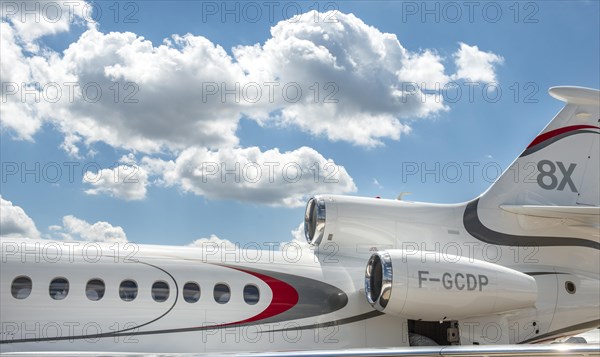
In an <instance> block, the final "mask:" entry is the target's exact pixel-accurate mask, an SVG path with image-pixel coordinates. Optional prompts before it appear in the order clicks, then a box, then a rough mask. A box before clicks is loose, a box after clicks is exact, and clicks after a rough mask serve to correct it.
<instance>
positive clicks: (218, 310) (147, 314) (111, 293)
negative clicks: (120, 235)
mask: <svg viewBox="0 0 600 357" xmlns="http://www.w3.org/2000/svg"><path fill="white" fill-rule="evenodd" d="M549 93H550V94H551V95H552V96H553V97H554V98H556V99H559V100H561V101H563V102H565V103H566V104H565V106H564V108H563V109H562V110H561V111H560V112H559V113H558V114H557V115H556V117H555V118H554V119H553V120H552V121H551V122H550V123H549V124H548V126H546V128H545V129H544V130H543V131H542V132H541V133H540V134H539V135H538V136H537V137H536V138H535V139H534V140H533V141H532V142H531V144H529V145H528V146H527V147H526V148H525V149H524V150H523V152H522V154H521V155H520V156H519V157H518V158H517V159H516V160H515V162H514V163H513V164H512V165H511V166H510V167H509V168H508V169H507V170H506V171H505V172H504V173H503V174H502V175H501V176H500V177H499V179H498V180H497V181H496V182H495V183H494V184H493V185H492V186H491V187H490V188H489V189H488V190H487V191H486V192H484V193H483V194H481V195H480V196H479V197H478V198H476V199H474V200H472V201H469V202H466V203H460V204H429V203H417V202H408V201H405V200H401V199H395V200H393V199H379V198H365V197H350V196H339V195H326V194H325V195H319V196H315V197H313V198H311V199H310V200H309V201H308V204H307V206H306V212H305V216H304V222H305V224H304V228H305V236H306V240H307V242H306V243H305V244H304V245H301V244H297V243H290V244H286V245H283V246H281V247H274V248H269V249H245V250H241V249H230V248H229V247H226V246H224V247H214V246H205V247H198V248H193V247H170V246H150V245H148V246H146V245H139V246H138V245H134V244H131V243H128V244H119V243H115V244H99V243H84V242H63V241H49V240H33V239H22V240H18V239H2V241H1V248H2V250H1V259H2V261H1V265H0V267H1V269H0V299H1V307H0V320H1V321H0V322H1V332H0V351H1V352H4V353H14V352H26V353H52V352H54V353H59V354H60V353H64V354H67V353H79V352H81V351H90V352H94V351H101V352H102V353H106V352H115V353H116V352H122V353H208V354H211V353H212V354H215V353H219V354H220V353H225V352H231V353H250V352H252V353H255V352H256V353H273V352H281V353H283V354H285V353H289V351H301V350H320V351H323V350H329V351H331V354H330V355H335V351H345V352H344V353H343V354H348V355H352V353H350V352H348V351H351V349H362V350H360V351H365V350H364V349H367V351H368V350H369V349H379V348H399V349H403V351H404V349H410V348H415V347H416V348H429V349H431V348H433V349H436V348H442V347H440V346H443V348H450V349H451V348H455V349H461V348H462V349H463V350H462V351H463V352H464V351H466V352H465V353H466V354H468V352H469V351H478V350H479V351H481V350H482V349H484V351H485V348H490V347H493V346H484V345H502V346H505V345H511V346H512V347H511V348H514V350H509V351H517V352H518V351H519V350H527V348H529V347H528V346H531V345H530V344H543V343H548V342H552V341H555V340H557V339H560V338H564V337H567V336H572V335H575V334H578V333H580V332H583V331H588V330H591V329H594V328H597V327H598V326H600V296H599V295H600V280H599V278H600V266H599V264H600V259H599V249H600V192H599V178H600V174H599V170H600V168H599V163H600V159H599V154H600V148H599V138H600V127H599V118H600V113H599V108H600V92H599V91H598V90H592V89H586V88H579V87H554V88H551V89H550V91H549ZM418 346H421V347H418ZM423 346H427V347H423ZM435 346H438V347H435ZM548 346H556V345H548ZM553 348H554V347H553ZM595 348H596V351H597V348H598V347H597V346H596V347H595ZM542 350H543V349H542ZM542 350H540V349H538V351H542ZM286 351H287V352H286ZM387 351H388V352H385V353H383V354H385V355H387V354H389V353H391V352H389V351H396V350H393V349H392V350H387ZM397 351H398V354H401V351H400V350H397ZM487 351H490V350H489V349H488V350H487ZM588 352H590V351H589V350H588ZM456 353H457V354H458V352H456ZM515 353H516V352H515ZM359 354H360V353H359ZM354 355H356V354H354ZM371 355H373V353H371Z"/></svg>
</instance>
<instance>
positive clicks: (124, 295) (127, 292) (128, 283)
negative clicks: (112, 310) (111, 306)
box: [119, 280, 138, 301]
mask: <svg viewBox="0 0 600 357" xmlns="http://www.w3.org/2000/svg"><path fill="white" fill-rule="evenodd" d="M137 293H138V286H137V283H136V282H135V281H133V280H123V281H122V282H121V285H120V286H119V296H120V297H121V300H123V301H133V300H135V298H136V297H137Z"/></svg>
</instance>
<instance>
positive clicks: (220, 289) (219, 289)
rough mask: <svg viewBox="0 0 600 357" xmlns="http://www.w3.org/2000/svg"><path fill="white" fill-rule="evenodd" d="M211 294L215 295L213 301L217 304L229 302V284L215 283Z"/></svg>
mask: <svg viewBox="0 0 600 357" xmlns="http://www.w3.org/2000/svg"><path fill="white" fill-rule="evenodd" d="M213 295H214V297H215V301H216V302H218V303H219V304H226V303H227V302H229V299H231V291H230V290H229V286H227V285H225V284H217V285H215V290H214V292H213Z"/></svg>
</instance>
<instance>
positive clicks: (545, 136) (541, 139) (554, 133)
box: [527, 125, 600, 149]
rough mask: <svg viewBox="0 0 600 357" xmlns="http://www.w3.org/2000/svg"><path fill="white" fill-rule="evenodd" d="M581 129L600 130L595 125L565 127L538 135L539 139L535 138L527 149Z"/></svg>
mask: <svg viewBox="0 0 600 357" xmlns="http://www.w3.org/2000/svg"><path fill="white" fill-rule="evenodd" d="M580 129H600V127H597V126H593V125H571V126H565V127H564V128H558V129H554V130H551V131H549V132H546V133H543V134H540V135H538V137H537V138H535V139H534V140H533V141H532V142H531V144H529V146H528V147H527V148H528V149H529V148H530V147H533V146H536V145H537V144H539V143H542V142H544V141H546V140H548V139H551V138H553V137H555V136H557V135H560V134H563V133H568V132H569V131H573V130H580Z"/></svg>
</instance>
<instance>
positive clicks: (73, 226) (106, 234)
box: [48, 215, 127, 243]
mask: <svg viewBox="0 0 600 357" xmlns="http://www.w3.org/2000/svg"><path fill="white" fill-rule="evenodd" d="M62 223H63V225H62V226H57V225H54V226H50V227H49V228H48V229H49V230H50V231H51V233H50V237H51V238H54V239H60V240H65V241H86V242H106V243H114V242H119V243H124V242H127V235H126V234H125V231H123V228H122V227H120V226H113V225H111V224H110V223H108V222H104V221H98V222H96V223H94V224H90V223H88V222H86V221H84V220H82V219H79V218H77V217H75V216H72V215H68V216H64V217H63V219H62Z"/></svg>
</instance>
